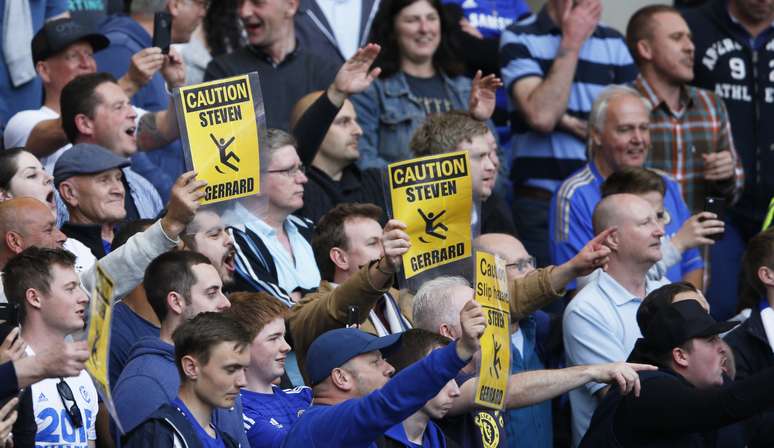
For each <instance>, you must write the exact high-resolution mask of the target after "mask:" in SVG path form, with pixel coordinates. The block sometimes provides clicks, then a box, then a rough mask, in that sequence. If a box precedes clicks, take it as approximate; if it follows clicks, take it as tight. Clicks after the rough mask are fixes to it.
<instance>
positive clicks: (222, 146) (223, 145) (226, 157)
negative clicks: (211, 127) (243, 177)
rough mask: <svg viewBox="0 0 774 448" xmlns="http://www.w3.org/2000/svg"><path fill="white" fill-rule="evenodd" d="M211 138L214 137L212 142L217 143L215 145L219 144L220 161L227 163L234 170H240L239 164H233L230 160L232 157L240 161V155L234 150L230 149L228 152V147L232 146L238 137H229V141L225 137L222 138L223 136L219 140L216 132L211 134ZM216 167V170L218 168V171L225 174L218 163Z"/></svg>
mask: <svg viewBox="0 0 774 448" xmlns="http://www.w3.org/2000/svg"><path fill="white" fill-rule="evenodd" d="M210 138H211V139H212V142H213V143H215V146H217V147H218V155H219V156H220V163H222V164H224V165H226V166H227V167H229V168H231V169H232V170H234V171H239V168H237V166H236V165H234V164H232V163H231V162H230V160H231V159H234V160H236V161H237V163H238V162H239V156H238V155H236V153H235V152H234V151H228V152H226V149H227V148H228V147H229V146H231V144H232V143H234V139H235V138H236V137H231V138H230V139H229V141H226V140H225V139H222V138H221V139H220V140H218V139H217V138H215V135H214V134H210ZM215 169H216V170H217V171H218V172H219V173H220V174H225V173H224V172H223V171H222V170H221V169H220V167H219V166H217V165H216V166H215Z"/></svg>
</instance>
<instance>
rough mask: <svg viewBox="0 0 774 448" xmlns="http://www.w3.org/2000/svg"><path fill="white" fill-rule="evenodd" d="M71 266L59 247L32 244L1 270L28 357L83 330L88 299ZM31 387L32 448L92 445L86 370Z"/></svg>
mask: <svg viewBox="0 0 774 448" xmlns="http://www.w3.org/2000/svg"><path fill="white" fill-rule="evenodd" d="M74 265H75V256H74V255H72V254H71V253H70V252H67V251H65V250H63V249H45V248H38V247H30V248H28V249H25V250H24V251H22V252H21V253H19V254H18V255H16V256H15V257H13V258H12V259H11V260H9V261H8V263H7V264H6V265H5V268H3V280H4V285H5V293H6V296H7V298H8V301H9V303H11V304H12V305H14V306H15V307H16V308H17V312H18V317H19V322H20V323H21V328H22V330H21V337H22V338H23V340H24V341H25V342H26V343H27V350H26V354H27V355H28V356H32V355H35V354H36V353H43V352H46V351H48V350H49V349H50V348H52V347H56V346H61V345H62V343H63V341H64V340H65V338H66V337H67V336H68V335H71V334H73V333H76V332H78V331H80V330H82V329H83V328H84V324H85V322H86V320H85V317H86V308H87V306H88V303H89V297H88V296H87V295H86V292H85V291H84V290H83V289H82V288H81V283H80V280H79V278H78V274H77V273H76V272H75V269H74ZM29 388H30V394H31V396H32V412H33V415H34V416H35V423H36V424H37V433H36V435H35V446H36V447H49V446H67V447H71V448H81V447H83V448H86V447H94V446H95V441H96V438H97V433H96V426H95V422H96V416H97V410H98V397H97V390H96V389H95V387H94V384H93V383H92V380H91V378H90V377H89V375H88V373H86V371H85V370H81V371H80V373H79V374H78V375H77V376H72V377H68V378H48V379H44V380H42V381H38V382H37V383H33V384H32V385H30V386H29ZM17 446H18V445H17Z"/></svg>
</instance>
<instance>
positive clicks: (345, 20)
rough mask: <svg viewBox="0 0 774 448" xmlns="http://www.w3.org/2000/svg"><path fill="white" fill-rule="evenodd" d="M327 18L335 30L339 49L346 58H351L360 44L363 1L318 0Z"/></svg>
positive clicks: (318, 4)
mask: <svg viewBox="0 0 774 448" xmlns="http://www.w3.org/2000/svg"><path fill="white" fill-rule="evenodd" d="M317 6H319V7H320V9H321V10H322V12H323V14H325V19H326V20H327V21H328V24H330V26H331V29H332V30H333V34H334V37H335V38H336V43H337V44H338V45H339V50H341V53H342V54H343V55H344V59H349V58H351V57H352V55H353V54H355V52H356V51H357V49H358V47H359V46H360V42H359V37H360V11H361V9H362V7H363V2H361V1H359V0H317Z"/></svg>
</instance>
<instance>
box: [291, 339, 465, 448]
mask: <svg viewBox="0 0 774 448" xmlns="http://www.w3.org/2000/svg"><path fill="white" fill-rule="evenodd" d="M456 347H457V344H456V343H452V344H449V345H447V346H446V347H444V348H442V349H439V350H434V351H433V352H432V353H430V354H429V355H428V356H426V357H425V358H423V359H422V360H421V361H418V362H416V363H414V364H413V365H411V366H409V367H408V368H406V369H404V370H402V371H401V372H400V373H398V374H397V375H395V376H394V377H393V378H392V379H391V380H390V381H389V382H388V383H387V384H386V385H385V386H384V387H382V388H381V389H378V390H376V391H374V392H372V393H370V394H368V395H366V396H365V397H360V398H353V399H350V400H347V401H345V402H343V403H339V404H337V405H334V406H324V405H316V406H312V407H311V408H309V409H307V411H306V412H304V414H303V415H301V418H299V419H298V421H296V423H295V425H293V428H291V429H290V432H289V433H288V435H287V436H286V437H285V443H284V445H283V447H287V448H314V447H318V446H320V447H322V446H325V447H334V446H335V447H347V448H359V447H376V444H375V443H374V441H375V440H376V439H377V438H378V437H379V436H381V435H382V434H384V433H385V431H387V430H388V429H390V428H391V427H392V426H394V425H396V424H398V423H400V422H402V421H403V420H405V419H406V417H408V416H410V415H411V414H413V413H414V412H416V411H417V410H418V409H420V408H421V407H422V406H424V404H425V403H426V402H427V401H428V400H430V399H431V398H433V397H434V396H435V395H436V394H437V393H438V392H439V391H440V390H441V389H442V388H443V386H444V385H445V384H446V383H447V382H448V381H449V380H451V379H453V378H454V377H455V376H456V375H457V373H458V372H459V370H460V369H461V368H462V367H464V366H465V364H467V361H463V360H461V359H460V358H459V357H458V356H457V352H456Z"/></svg>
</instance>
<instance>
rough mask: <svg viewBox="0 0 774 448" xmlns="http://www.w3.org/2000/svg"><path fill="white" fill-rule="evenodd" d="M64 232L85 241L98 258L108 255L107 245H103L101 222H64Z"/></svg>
mask: <svg viewBox="0 0 774 448" xmlns="http://www.w3.org/2000/svg"><path fill="white" fill-rule="evenodd" d="M61 230H62V233H64V234H65V235H67V237H68V238H72V239H75V240H78V241H80V242H81V243H83V245H84V246H86V247H88V248H89V250H91V253H92V254H93V255H94V256H95V257H97V260H99V259H100V258H102V257H104V256H105V255H107V253H105V246H103V245H102V226H100V225H99V224H72V223H70V222H66V223H64V224H62V228H61Z"/></svg>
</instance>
